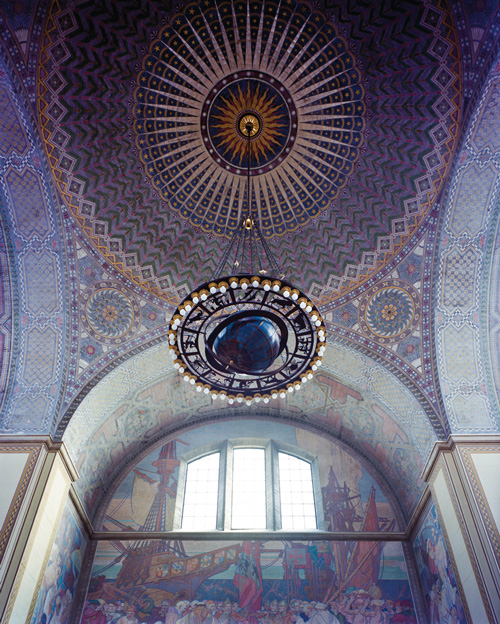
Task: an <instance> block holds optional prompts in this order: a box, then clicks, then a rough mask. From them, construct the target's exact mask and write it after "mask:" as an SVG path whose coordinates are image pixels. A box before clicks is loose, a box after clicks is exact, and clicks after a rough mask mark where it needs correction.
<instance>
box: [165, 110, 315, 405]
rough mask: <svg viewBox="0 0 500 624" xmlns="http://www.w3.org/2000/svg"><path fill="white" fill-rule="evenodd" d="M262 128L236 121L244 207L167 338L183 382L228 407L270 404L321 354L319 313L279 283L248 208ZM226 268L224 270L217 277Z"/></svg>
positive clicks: (252, 120) (249, 114) (254, 117)
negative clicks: (243, 164) (242, 150)
mask: <svg viewBox="0 0 500 624" xmlns="http://www.w3.org/2000/svg"><path fill="white" fill-rule="evenodd" d="M261 124H262V119H261V118H260V117H259V115H258V113H257V112H256V111H254V110H252V109H248V108H247V109H245V110H243V111H241V112H240V114H239V115H238V117H237V119H236V121H235V129H236V131H237V133H238V134H239V136H240V139H241V140H246V156H247V158H246V160H247V180H246V209H245V211H244V213H243V215H242V218H241V223H240V225H239V227H238V228H236V230H235V231H234V234H233V235H232V237H231V239H230V240H229V242H228V245H227V247H226V249H225V251H224V253H223V255H222V257H221V261H220V263H219V265H218V267H217V269H216V272H215V275H214V277H213V278H212V279H211V280H210V281H209V282H205V283H203V284H200V285H199V286H198V287H197V288H196V290H195V291H193V292H192V293H190V294H189V295H188V296H187V297H186V298H185V299H184V300H183V301H182V303H181V304H180V305H179V306H178V308H177V309H176V310H175V312H174V314H173V316H172V319H171V321H170V329H169V333H168V339H169V343H170V350H171V354H172V356H173V358H174V366H175V368H176V369H178V371H179V373H180V374H181V375H182V376H183V378H184V380H185V381H186V382H187V383H189V384H191V385H193V386H194V387H195V388H196V391H198V392H203V393H205V394H210V395H211V396H212V399H220V400H223V401H227V403H229V404H230V405H231V404H233V403H235V402H237V403H243V402H245V403H246V404H247V405H250V404H252V402H255V403H259V402H260V401H262V402H264V403H269V401H270V400H272V399H277V398H278V397H281V398H284V397H286V396H287V394H288V393H291V392H294V391H297V390H299V389H300V388H301V386H302V385H303V384H304V383H306V382H307V381H308V380H310V379H312V377H313V374H314V372H315V371H316V370H317V369H318V367H319V366H321V360H322V357H323V354H324V351H325V340H326V336H325V333H326V332H325V327H324V325H323V320H322V318H321V315H320V313H319V311H318V310H317V308H316V307H315V306H314V304H313V303H312V302H311V301H310V300H309V299H308V298H307V297H306V295H305V294H304V293H302V292H301V291H300V290H299V289H298V288H296V287H294V286H293V285H292V284H290V283H289V282H287V281H286V280H285V279H284V275H283V272H282V271H281V270H280V266H279V264H278V262H277V260H276V257H275V256H274V254H273V253H272V251H271V249H270V248H269V246H268V244H267V241H266V240H265V238H264V236H263V235H262V232H261V229H260V227H259V223H258V219H257V212H256V211H255V210H253V208H252V190H253V189H252V188H251V175H250V170H251V167H250V164H251V163H250V161H251V152H252V150H251V141H252V139H253V138H254V137H258V135H259V133H260V131H261V129H262V128H261ZM266 265H267V266H268V268H265V267H266ZM227 266H230V269H231V271H230V272H229V274H227V272H226V274H225V275H224V276H223V273H224V271H225V270H226V267H227Z"/></svg>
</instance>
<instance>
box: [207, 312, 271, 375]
mask: <svg viewBox="0 0 500 624" xmlns="http://www.w3.org/2000/svg"><path fill="white" fill-rule="evenodd" d="M280 341H281V336H280V331H279V329H278V328H277V327H276V325H275V324H274V323H273V322H272V321H271V320H269V319H267V318H265V317H263V316H247V317H243V318H239V319H237V320H235V321H233V322H232V323H229V325H226V327H224V328H223V329H222V330H221V332H220V333H219V334H218V335H217V337H216V338H215V340H214V344H213V352H214V354H215V356H216V358H217V359H218V361H219V362H220V363H221V364H223V365H224V366H225V367H227V368H228V369H233V370H235V371H236V372H240V373H249V374H255V373H262V372H263V371H265V370H266V369H267V368H269V366H271V364H272V363H273V362H274V360H275V359H276V358H277V356H278V355H279V352H280Z"/></svg>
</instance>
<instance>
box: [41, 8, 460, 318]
mask: <svg viewBox="0 0 500 624" xmlns="http://www.w3.org/2000/svg"><path fill="white" fill-rule="evenodd" d="M337 13H338V11H337ZM341 18H342V19H341V20H340V19H339V15H338V14H335V13H334V12H333V13H332V12H330V13H328V12H326V13H325V12H321V11H319V10H317V9H316V8H313V7H312V6H311V5H309V4H308V3H306V2H304V1H301V0H300V1H298V2H292V1H290V2H285V3H281V2H275V1H274V0H266V2H264V3H260V2H259V3H257V2H250V1H247V0H242V1H240V2H236V3H230V2H217V3H213V2H208V1H207V2H203V3H201V4H198V3H191V4H187V5H186V6H184V7H183V8H182V10H179V11H177V12H174V13H171V14H169V13H166V12H165V10H164V4H163V3H155V2H152V3H145V4H144V6H141V7H137V5H136V4H135V3H130V6H129V5H128V4H127V3H126V2H120V3H119V8H118V5H117V4H115V3H112V2H110V3H105V6H104V5H99V6H97V7H96V6H90V5H87V4H80V5H78V7H77V9H76V8H75V9H72V8H68V7H66V6H63V5H60V4H59V3H53V4H52V7H51V12H50V19H49V20H48V22H47V27H46V29H45V31H44V33H43V36H42V41H41V55H40V76H39V77H40V80H39V100H38V115H39V121H40V125H41V127H42V131H43V134H44V139H45V145H46V150H47V155H48V158H49V161H50V165H51V168H52V171H53V174H54V177H55V179H56V181H57V184H58V186H59V190H60V192H61V194H62V197H63V198H64V201H65V202H66V204H67V206H68V208H69V210H70V211H71V213H72V215H73V217H74V218H75V220H76V221H77V223H78V225H79V227H80V228H81V231H82V232H83V234H84V236H85V238H86V240H87V242H88V243H89V244H90V245H92V246H93V247H94V248H95V249H97V250H98V251H99V252H100V253H101V254H102V255H103V256H104V257H105V259H106V262H108V263H109V265H110V266H111V267H113V268H114V269H116V270H118V271H119V272H120V273H121V274H122V275H123V276H124V277H126V278H128V279H131V280H133V282H134V283H135V284H136V285H137V286H140V288H141V289H143V291H144V292H145V293H151V294H154V295H156V296H159V297H161V298H162V299H163V300H164V301H165V302H166V303H167V304H169V305H174V304H176V303H178V301H179V299H180V298H181V297H182V296H183V295H184V294H185V293H186V292H187V290H188V289H189V288H191V287H192V285H193V284H195V283H196V282H198V281H199V280H200V279H206V278H207V277H209V276H210V275H211V273H212V271H213V270H214V268H215V266H216V264H217V262H218V260H219V258H220V254H221V249H223V247H224V244H225V241H226V240H227V237H228V236H230V235H231V233H232V232H233V231H234V229H235V227H237V225H238V223H239V219H240V216H241V212H242V209H243V206H244V202H245V176H246V167H247V161H246V158H247V157H246V151H245V148H246V138H245V136H243V134H242V132H241V127H240V126H241V124H240V122H241V119H242V118H243V116H244V115H245V114H246V113H248V112H252V113H253V114H254V115H255V116H256V117H257V118H258V119H259V129H258V132H257V134H256V136H255V137H253V138H252V140H251V147H252V152H251V174H252V198H253V205H254V207H255V210H256V211H257V212H258V215H259V220H260V223H261V227H262V230H263V232H264V234H265V236H266V237H267V238H268V239H269V243H270V245H271V247H272V249H273V250H274V251H275V253H276V254H277V255H278V256H279V260H280V262H281V264H282V266H283V267H284V270H285V274H286V275H287V276H288V278H289V279H293V281H294V282H295V283H297V285H298V286H300V287H301V288H302V289H303V290H304V291H306V292H307V293H308V295H309V296H310V297H311V298H313V299H314V300H315V302H316V303H317V304H318V305H321V306H323V308H324V309H329V308H330V307H332V306H333V305H336V304H338V303H339V302H345V301H346V300H348V299H349V298H350V297H351V296H353V295H355V294H359V292H360V287H361V288H364V287H367V286H368V287H369V286H370V283H371V282H370V280H373V278H374V276H375V275H376V274H380V272H382V273H383V272H384V271H387V270H388V267H389V266H390V263H391V261H392V260H393V259H394V257H395V256H396V254H398V253H399V252H401V250H402V249H403V248H404V247H405V246H408V245H410V244H414V243H415V241H416V240H417V237H418V236H419V232H421V230H422V227H423V226H425V224H426V220H427V218H428V215H429V214H430V212H431V210H432V208H433V206H434V205H435V202H436V198H437V197H438V195H439V193H440V191H441V189H442V187H443V180H444V179H445V176H446V175H447V173H448V171H449V168H450V162H451V155H452V153H453V150H454V148H455V144H456V138H457V132H458V124H459V121H460V119H459V117H460V115H459V112H460V110H461V104H462V102H461V79H460V71H459V60H458V59H459V51H458V43H457V34H456V32H455V30H454V28H453V21H452V18H451V15H450V13H449V10H448V8H447V6H446V5H445V4H444V3H443V4H442V5H441V4H437V5H436V6H435V7H432V8H431V7H428V6H427V7H424V6H423V5H420V4H419V3H414V2H407V3H405V2H403V3H398V6H397V8H391V9H388V10H386V9H383V8H382V6H381V5H380V6H379V5H378V4H377V3H374V5H373V7H372V9H371V14H370V23H371V26H370V27H369V28H368V27H366V24H365V22H364V16H363V13H362V12H359V11H357V10H354V9H353V10H352V11H349V10H348V9H346V8H345V7H344V8H343V10H342V16H341ZM138 24H140V28H139V27H138ZM346 32H349V37H346V35H345V33H346ZM146 44H147V45H146ZM346 298H347V299H346Z"/></svg>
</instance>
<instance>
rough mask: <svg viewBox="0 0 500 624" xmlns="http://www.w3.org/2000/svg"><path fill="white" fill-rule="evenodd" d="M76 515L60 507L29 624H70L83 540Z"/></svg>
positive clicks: (81, 558)
mask: <svg viewBox="0 0 500 624" xmlns="http://www.w3.org/2000/svg"><path fill="white" fill-rule="evenodd" d="M75 517H76V514H74V513H73V511H72V508H70V506H69V504H68V505H66V507H65V508H64V511H63V514H62V517H61V522H60V524H59V528H58V530H57V535H56V538H55V540H54V545H53V546H52V550H51V552H50V556H49V561H48V563H47V569H46V571H45V574H44V576H43V580H42V585H41V588H40V593H39V594H38V599H37V602H36V605H35V609H34V611H33V615H32V617H31V620H30V623H31V624H70V619H69V618H70V612H71V607H72V604H73V597H74V595H75V589H76V583H77V580H78V576H79V574H80V569H81V566H82V560H83V556H84V554H85V549H86V546H87V543H86V540H85V538H84V537H83V533H82V531H81V528H80V526H79V524H78V523H77V521H76V519H75Z"/></svg>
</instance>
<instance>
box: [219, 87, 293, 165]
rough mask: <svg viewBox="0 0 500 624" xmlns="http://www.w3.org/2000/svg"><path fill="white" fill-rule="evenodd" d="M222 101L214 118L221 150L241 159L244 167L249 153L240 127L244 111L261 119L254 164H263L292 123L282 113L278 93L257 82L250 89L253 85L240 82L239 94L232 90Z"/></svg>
mask: <svg viewBox="0 0 500 624" xmlns="http://www.w3.org/2000/svg"><path fill="white" fill-rule="evenodd" d="M221 100H222V102H223V105H219V106H217V112H216V111H214V114H213V119H214V120H216V121H215V123H213V126H212V127H213V131H214V133H213V137H214V139H216V140H217V141H218V149H219V151H220V153H222V154H223V155H226V154H230V155H231V160H233V162H234V161H235V160H236V161H238V160H239V163H240V166H241V164H242V162H243V159H244V158H245V156H246V154H247V143H246V141H245V135H244V133H243V132H242V131H241V129H240V128H238V126H239V125H240V123H239V122H238V120H240V118H241V115H242V113H248V114H249V115H252V116H253V117H257V118H258V119H259V121H260V129H257V131H256V132H254V139H253V140H252V142H251V143H250V160H251V161H252V162H253V163H259V162H260V160H261V159H264V158H266V157H267V155H268V153H269V152H271V151H272V150H273V148H275V147H279V146H280V144H281V140H282V138H283V137H284V136H286V129H287V128H288V127H289V126H288V123H287V120H286V117H285V115H284V114H283V113H280V112H278V111H279V110H280V104H278V103H277V102H276V96H275V95H271V94H270V93H269V92H268V90H267V89H265V87H264V88H261V85H260V84H259V83H258V84H257V87H255V85H253V86H252V88H250V84H247V87H246V89H245V90H244V91H243V90H242V88H241V85H240V84H238V85H237V93H235V92H234V91H229V92H228V96H227V97H222V98H221ZM282 119H283V120H284V121H281V120H282ZM259 130H260V131H259ZM280 139H281V140H280Z"/></svg>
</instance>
